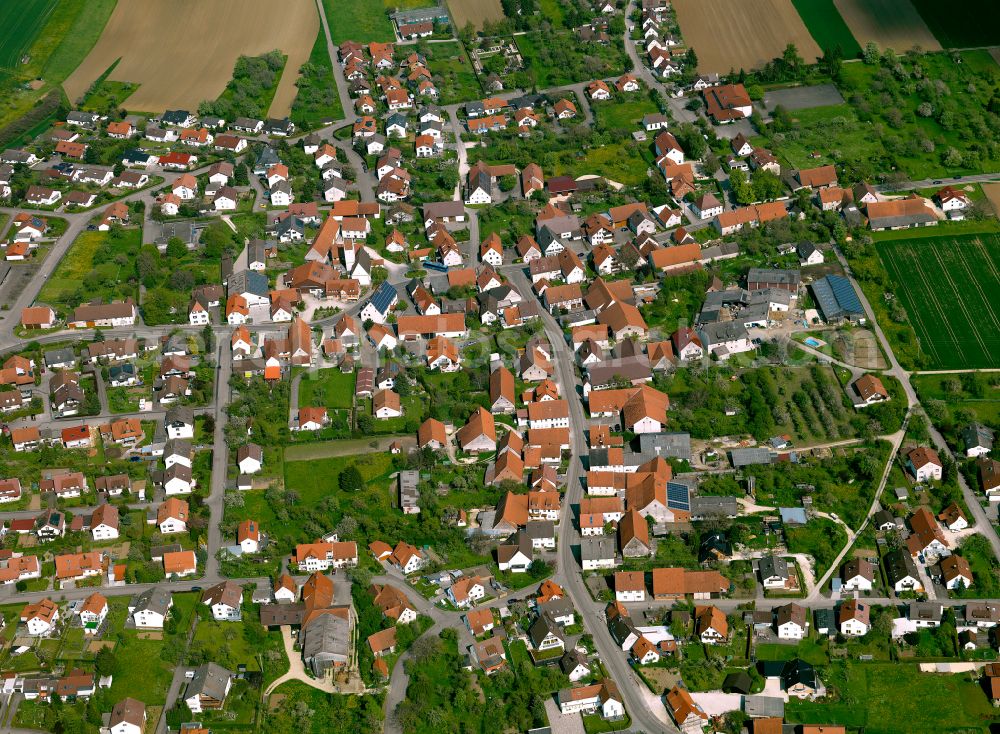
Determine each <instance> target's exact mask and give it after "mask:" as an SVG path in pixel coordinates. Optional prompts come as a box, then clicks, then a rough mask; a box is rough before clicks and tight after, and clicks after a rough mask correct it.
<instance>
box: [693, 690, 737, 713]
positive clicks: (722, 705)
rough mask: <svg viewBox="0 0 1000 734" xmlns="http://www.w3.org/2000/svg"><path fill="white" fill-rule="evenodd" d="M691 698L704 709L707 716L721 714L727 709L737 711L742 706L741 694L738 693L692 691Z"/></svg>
mask: <svg viewBox="0 0 1000 734" xmlns="http://www.w3.org/2000/svg"><path fill="white" fill-rule="evenodd" d="M691 698H693V699H694V701H695V703H697V704H698V705H699V706H701V707H702V708H703V709H705V713H706V714H708V715H709V716H721V715H722V714H724V713H726V712H727V711H739V710H740V709H742V708H743V696H742V695H741V694H739V693H723V692H722V691H706V692H705V693H692V694H691Z"/></svg>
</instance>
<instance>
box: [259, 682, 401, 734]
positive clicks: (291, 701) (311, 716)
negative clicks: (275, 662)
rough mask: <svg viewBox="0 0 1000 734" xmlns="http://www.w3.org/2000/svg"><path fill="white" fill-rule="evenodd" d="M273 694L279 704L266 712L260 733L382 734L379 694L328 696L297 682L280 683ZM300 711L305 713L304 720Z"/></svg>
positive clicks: (381, 696) (380, 695) (380, 698)
mask: <svg viewBox="0 0 1000 734" xmlns="http://www.w3.org/2000/svg"><path fill="white" fill-rule="evenodd" d="M274 693H275V694H276V695H280V696H281V702H280V703H277V704H276V705H275V706H274V707H272V708H269V709H268V711H267V714H266V718H265V720H264V728H263V731H267V732H269V733H270V734H329V733H330V732H364V731H381V730H382V698H383V695H382V694H380V693H377V694H374V695H371V696H338V695H331V694H328V693H324V692H323V691H319V690H317V689H315V688H311V687H310V686H307V685H306V684H305V683H300V682H298V681H289V682H288V683H282V684H281V685H280V686H279V687H278V688H277V689H276V690H275V691H274ZM272 700H274V701H276V700H277V699H272ZM302 710H305V711H308V715H307V716H306V717H305V718H304V719H303V717H302V715H301V711H302Z"/></svg>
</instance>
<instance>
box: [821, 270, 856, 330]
mask: <svg viewBox="0 0 1000 734" xmlns="http://www.w3.org/2000/svg"><path fill="white" fill-rule="evenodd" d="M812 292H813V297H814V298H815V299H816V305H817V307H819V310H820V313H822V315H823V318H824V319H825V320H827V321H837V320H839V319H854V318H859V317H863V316H864V315H865V309H864V306H862V305H861V299H860V298H858V294H857V291H855V290H854V285H853V284H852V283H851V281H849V280H848V279H847V278H845V277H843V276H842V275H827V276H826V277H825V278H820V279H819V280H817V281H816V282H814V283H813V284H812Z"/></svg>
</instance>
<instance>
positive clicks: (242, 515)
mask: <svg viewBox="0 0 1000 734" xmlns="http://www.w3.org/2000/svg"><path fill="white" fill-rule="evenodd" d="M350 464H354V465H355V466H356V467H357V468H358V470H359V471H360V472H361V477H362V479H363V480H364V482H365V491H364V502H365V503H366V506H367V507H368V508H369V509H368V510H365V512H366V513H367V512H371V513H373V516H374V514H375V513H378V512H385V513H388V512H390V511H391V510H390V509H389V508H390V507H391V496H390V491H389V481H388V475H389V474H390V473H391V472H393V471H394V469H393V466H392V455H391V454H388V453H369V454H362V455H360V456H337V457H331V458H326V459H312V460H309V461H286V462H285V463H284V468H285V476H284V483H285V489H286V490H288V491H291V492H294V493H295V501H294V502H289V501H287V497H286V498H285V502H284V504H285V505H286V506H285V507H279V504H280V503H281V502H282V500H281V499H280V495H279V497H278V498H276V497H275V496H272V495H271V494H270V493H269V492H268V491H267V490H252V491H249V492H242V493H241V494H240V496H241V497H242V498H243V506H242V507H238V508H227V510H226V515H225V518H226V521H227V522H233V523H237V522H240V521H242V520H245V519H248V518H252V519H254V520H256V521H257V522H258V523H260V526H261V528H263V529H264V531H265V532H266V533H267V534H268V536H269V537H270V538H271V540H272V541H274V543H275V546H276V548H275V551H276V552H278V553H288V552H290V551H291V550H292V549H293V548H294V547H295V545H296V544H298V543H306V542H311V541H313V540H315V539H316V537H317V536H318V535H322V534H323V533H324V532H326V531H328V530H330V529H331V528H332V527H333V526H334V525H335V524H336V521H337V519H339V518H337V517H331V516H329V515H328V513H324V512H321V511H319V508H320V507H333V508H336V507H337V506H338V504H339V503H340V502H343V503H344V507H345V512H350V513H352V514H353V513H355V512H356V509H355V500H357V501H361V497H360V496H359V497H357V498H356V497H353V496H351V495H348V494H347V493H345V492H342V491H341V490H340V489H339V487H338V482H337V478H338V476H339V475H340V473H341V472H342V471H343V470H344V469H345V468H347V466H348V465H350ZM314 515H315V517H316V520H318V521H319V522H321V523H323V525H322V526H320V525H316V526H306V525H305V523H306V521H307V519H312V518H313V517H314ZM296 517H298V518H300V519H299V520H298V521H295V520H292V519H290V518H296ZM317 531H318V532H317Z"/></svg>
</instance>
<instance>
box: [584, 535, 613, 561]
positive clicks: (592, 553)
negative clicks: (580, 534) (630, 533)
mask: <svg viewBox="0 0 1000 734" xmlns="http://www.w3.org/2000/svg"><path fill="white" fill-rule="evenodd" d="M615 556H616V549H615V541H614V538H612V537H589V538H582V539H581V540H580V558H581V560H584V561H588V560H608V559H612V558H615Z"/></svg>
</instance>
